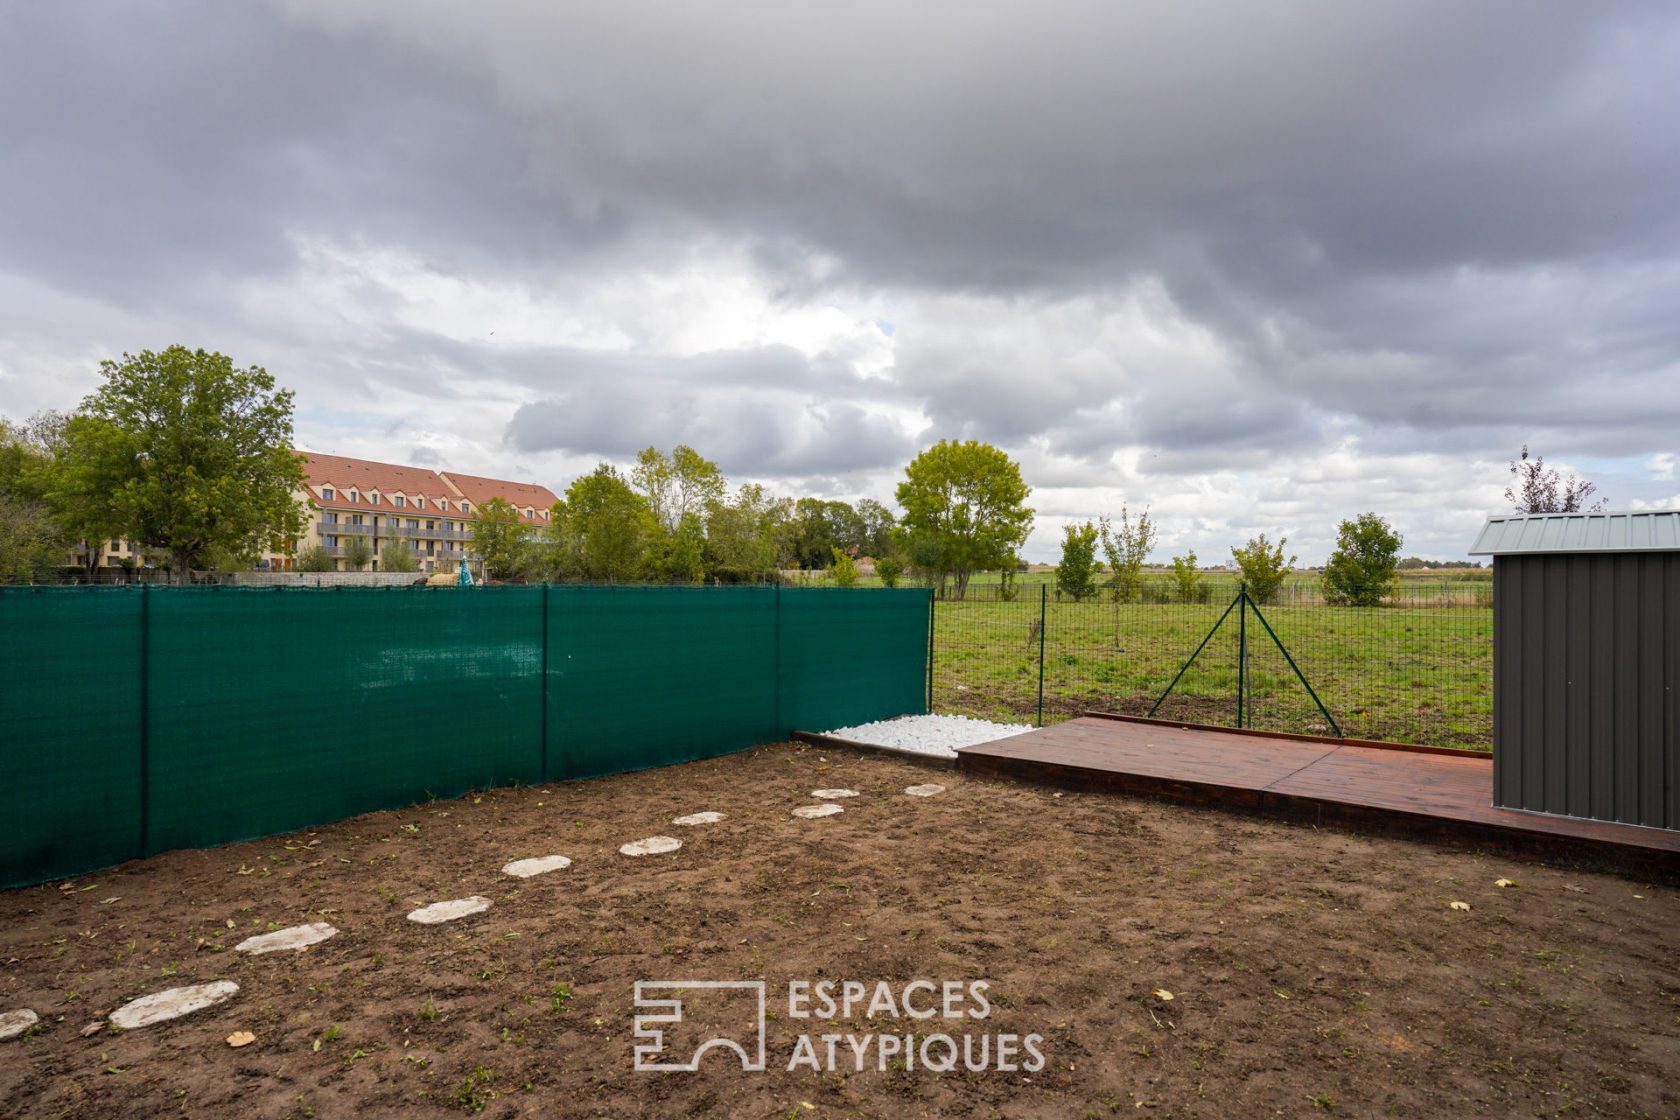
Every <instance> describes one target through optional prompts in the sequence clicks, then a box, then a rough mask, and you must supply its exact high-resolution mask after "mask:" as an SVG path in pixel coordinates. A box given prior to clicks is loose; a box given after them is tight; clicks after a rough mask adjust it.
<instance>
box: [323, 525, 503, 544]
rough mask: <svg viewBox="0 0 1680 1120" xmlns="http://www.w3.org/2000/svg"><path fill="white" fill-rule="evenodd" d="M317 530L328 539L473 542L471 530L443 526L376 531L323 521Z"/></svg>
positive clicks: (369, 526) (405, 527)
mask: <svg viewBox="0 0 1680 1120" xmlns="http://www.w3.org/2000/svg"><path fill="white" fill-rule="evenodd" d="M316 528H317V530H318V531H319V532H320V534H321V535H322V536H324V537H328V536H338V537H366V536H380V537H401V538H403V539H405V540H423V541H470V540H472V530H470V529H445V528H444V527H443V526H441V525H440V526H437V527H436V528H432V529H428V528H426V527H425V526H424V525H421V526H419V527H418V528H413V529H411V528H409V527H408V526H407V525H401V526H398V525H383V524H382V525H380V526H379V527H378V528H377V529H376V528H374V527H373V526H372V525H351V524H349V523H348V522H343V521H340V522H336V523H334V522H331V521H323V522H321V523H320V524H318V525H317V526H316Z"/></svg>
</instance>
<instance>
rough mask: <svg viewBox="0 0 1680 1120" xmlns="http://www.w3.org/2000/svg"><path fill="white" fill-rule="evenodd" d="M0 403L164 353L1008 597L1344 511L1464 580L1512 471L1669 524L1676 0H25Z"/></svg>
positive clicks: (62, 389) (15, 49) (539, 467)
mask: <svg viewBox="0 0 1680 1120" xmlns="http://www.w3.org/2000/svg"><path fill="white" fill-rule="evenodd" d="M3 6H4V16H3V18H0V413H4V414H7V415H10V416H13V417H21V416H24V415H27V414H29V413H31V412H33V411H35V410H38V409H43V408H67V407H71V406H73V405H74V404H75V403H76V402H77V401H78V400H79V399H80V398H81V397H82V396H83V395H85V394H86V393H87V392H88V391H89V390H91V389H92V388H93V386H94V385H95V383H96V380H97V378H96V372H95V371H96V366H97V364H98V362H99V360H100V359H102V358H106V357H113V356H116V355H118V354H120V353H121V352H122V351H124V350H139V349H142V348H160V347H162V346H166V345H169V344H170V343H174V342H182V343H186V344H188V345H192V346H203V347H207V348H212V349H218V350H221V351H223V352H225V353H227V354H229V355H231V356H232V357H233V358H234V360H235V361H236V362H238V363H240V364H260V365H263V366H265V367H267V368H268V369H269V371H270V372H272V373H273V374H275V375H276V376H277V377H278V378H279V380H280V381H281V383H282V384H284V385H287V386H289V387H290V388H292V389H294V390H296V392H297V398H298V425H297V427H298V438H299V442H300V445H302V446H305V447H308V448H311V449H315V450H320V451H328V452H335V453H339V454H346V455H358V456H365V457H369V458H380V459H387V460H393V461H399V462H411V463H420V464H428V465H430V464H435V465H443V464H449V465H451V466H454V467H456V468H458V469H462V470H467V471H472V472H476V473H484V474H497V475H502V476H507V477H516V478H530V479H534V480H538V481H542V482H545V483H547V484H548V485H550V486H552V487H553V488H555V489H556V490H559V489H562V488H563V487H564V486H565V484H566V483H567V482H568V481H569V480H570V479H571V478H573V477H574V476H576V475H577V474H579V473H582V472H584V471H586V470H588V469H589V468H591V467H592V466H593V464H594V463H595V462H597V461H598V460H600V459H603V458H605V459H609V460H614V461H619V462H623V461H625V460H627V459H628V458H629V457H630V456H631V455H632V454H633V453H634V452H635V450H636V449H637V448H640V447H642V446H646V445H648V444H658V445H660V446H670V445H672V444H675V443H678V442H686V443H689V444H691V445H693V446H694V447H696V448H698V449H699V450H701V451H702V452H703V453H705V454H707V455H708V456H710V457H712V458H715V459H717V460H718V461H719V462H720V463H721V464H722V466H723V467H724V468H725V470H727V471H728V473H729V474H730V475H731V476H732V477H734V478H736V479H748V478H750V479H757V480H761V481H764V482H766V483H769V484H770V485H771V486H772V487H773V488H775V489H777V490H780V491H782V492H785V493H790V494H798V495H804V494H813V495H819V496H825V497H844V498H857V497H864V496H873V497H877V498H884V499H890V497H891V494H892V490H893V487H894V485H895V482H896V480H897V478H898V477H900V476H901V475H902V471H903V465H904V463H905V462H907V461H908V459H909V458H910V457H911V456H912V455H913V454H914V453H915V452H916V451H917V450H918V449H919V448H921V447H924V446H926V445H928V444H930V443H932V442H934V441H935V440H937V439H939V438H941V437H946V436H950V437H973V438H980V439H986V440H989V441H992V442H994V443H997V444H999V445H1000V446H1002V447H1004V448H1006V449H1008V450H1009V451H1010V452H1011V453H1012V454H1014V455H1015V456H1016V457H1017V459H1018V460H1019V461H1020V463H1021V464H1022V468H1023V471H1024V473H1025V475H1026V478H1027V481H1028V482H1029V483H1030V484H1031V485H1032V486H1033V487H1034V496H1033V504H1034V506H1035V507H1036V508H1037V510H1038V513H1039V517H1038V529H1037V531H1036V532H1035V533H1034V536H1033V539H1032V542H1031V544H1030V545H1029V547H1028V550H1027V551H1028V555H1029V556H1030V557H1032V558H1033V559H1042V560H1049V559H1054V557H1055V555H1056V553H1057V551H1058V542H1059V540H1060V528H1061V525H1062V524H1063V523H1065V522H1066V521H1067V520H1068V519H1070V518H1078V519H1081V520H1083V519H1084V518H1086V517H1090V516H1095V515H1096V514H1098V513H1101V512H1105V511H1107V512H1111V513H1112V512H1117V511H1118V509H1119V507H1120V505H1121V503H1122V502H1123V501H1124V502H1128V503H1130V504H1131V506H1132V507H1133V509H1134V510H1135V509H1136V508H1137V507H1138V506H1142V505H1146V504H1147V505H1148V506H1149V507H1150V508H1151V509H1152V511H1153V512H1154V514H1155V515H1156V517H1157V518H1158V520H1159V522H1160V524H1161V527H1162V540H1163V548H1162V551H1161V553H1160V557H1161V558H1164V556H1165V555H1166V554H1167V553H1168V552H1176V551H1180V550H1182V549H1184V548H1187V547H1193V548H1195V549H1196V550H1197V552H1198V553H1199V554H1200V556H1201V557H1202V559H1203V560H1204V562H1207V561H1213V560H1217V559H1220V558H1224V557H1227V556H1228V552H1227V549H1228V548H1229V547H1230V545H1231V544H1233V543H1237V542H1239V541H1241V540H1242V539H1244V538H1246V537H1247V536H1249V535H1250V534H1252V533H1254V532H1256V531H1261V530H1264V531H1266V532H1268V533H1269V534H1272V535H1276V534H1284V535H1287V536H1288V537H1289V539H1290V543H1291V547H1292V550H1293V551H1298V552H1299V553H1300V555H1301V558H1302V560H1303V562H1309V561H1317V560H1320V559H1322V557H1323V555H1324V554H1325V553H1326V552H1327V551H1328V548H1329V547H1330V542H1331V540H1332V539H1333V537H1334V531H1335V523H1336V521H1337V520H1338V519H1339V518H1341V517H1346V516H1351V515H1353V514H1356V513H1358V512H1360V511H1363V510H1367V509H1370V510H1376V511H1378V512H1380V513H1382V514H1384V515H1386V516H1388V517H1389V518H1390V519H1391V520H1392V521H1393V522H1394V523H1395V524H1396V526H1397V527H1398V528H1399V529H1400V530H1401V531H1402V532H1403V533H1404V535H1405V537H1406V550H1407V551H1408V552H1415V553H1418V554H1420V555H1425V556H1434V557H1441V558H1452V557H1459V556H1462V555H1463V553H1464V550H1465V549H1466V548H1467V547H1468V542H1469V541H1470V539H1471V538H1472V537H1473V536H1474V532H1475V530H1476V528H1477V527H1478V526H1479V524H1480V520H1481V518H1482V516H1483V515H1484V514H1485V513H1487V512H1489V511H1495V510H1498V509H1499V508H1500V507H1501V506H1502V505H1503V502H1502V499H1501V492H1502V490H1503V488H1504V485H1505V482H1506V478H1505V475H1504V464H1505V462H1506V460H1508V459H1510V458H1511V457H1512V456H1513V455H1514V454H1515V452H1516V450H1517V448H1518V446H1519V445H1521V444H1522V443H1523V442H1524V441H1527V442H1528V443H1530V444H1531V445H1532V446H1533V447H1535V448H1536V449H1537V450H1540V451H1542V452H1543V453H1544V454H1545V455H1546V456H1547V457H1548V459H1550V460H1552V461H1554V462H1556V463H1558V464H1561V465H1564V466H1565V467H1566V468H1568V469H1573V470H1575V471H1578V472H1582V473H1584V474H1586V475H1587V476H1589V477H1591V478H1593V479H1594V480H1596V481H1597V482H1598V483H1599V485H1600V488H1601V490H1602V491H1603V493H1604V494H1606V495H1607V496H1608V497H1609V498H1610V500H1611V503H1612V504H1613V506H1614V507H1616V508H1638V507H1641V506H1655V505H1665V504H1666V505H1671V506H1680V6H1676V5H1674V4H1672V3H1670V2H1655V3H1649V4H1638V3H1612V2H1596V3H1592V4H1570V3H1562V2H1558V3H1549V4H1548V3H1542V4H1535V3H1531V2H1520V3H1500V2H1494V0H1484V2H1480V3H1475V4H1465V3H1463V2H1462V0H1441V2H1433V0H1403V2H1396V3H1379V2H1374V0H1373V2H1366V3H1359V4H1347V3H1342V2H1340V0H1322V2H1319V3H1293V2H1289V0H1267V2H1265V3H1261V2H1258V0H1254V2H1244V3H1236V2H1231V3H1198V4H1179V3H1166V2H1157V3H1149V4H1141V3H1119V2H1110V0H1105V2H1099V3H1091V4H1068V3H1059V2H1045V0H1038V2H1035V3H1032V4H1013V3H1012V4H1003V3H998V4H990V3H976V2H975V0H963V2H960V3H930V2H925V0H924V2H918V3H915V4H902V3H893V4H873V3H862V2H858V0H850V2H847V3H843V4H821V5H819V4H804V3H787V2H764V3H752V4H742V3H727V2H718V0H708V2H707V3H670V4H661V3H633V4H593V5H577V6H573V5H567V4H563V3H558V2H554V0H525V2H514V0H500V2H492V0H475V2H473V3H470V4H469V3H465V2H461V3H425V2H420V0H291V2H274V3H267V2H258V0H250V2H241V3H226V2H224V0H205V2H188V0H181V2H149V0H113V2H110V3H92V2H83V0H55V2H53V3H30V2H26V0H5V2H4V4H3Z"/></svg>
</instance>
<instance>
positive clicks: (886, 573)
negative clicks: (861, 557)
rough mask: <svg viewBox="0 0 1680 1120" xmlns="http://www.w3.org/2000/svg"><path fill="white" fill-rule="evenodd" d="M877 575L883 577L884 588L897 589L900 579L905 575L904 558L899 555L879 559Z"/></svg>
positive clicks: (876, 563) (889, 555) (890, 554)
mask: <svg viewBox="0 0 1680 1120" xmlns="http://www.w3.org/2000/svg"><path fill="white" fill-rule="evenodd" d="M875 574H876V575H878V576H880V577H881V586H882V587H897V586H898V577H899V576H902V575H903V574H904V557H902V556H899V555H898V554H897V553H888V554H887V555H885V556H880V557H877V558H876V560H875Z"/></svg>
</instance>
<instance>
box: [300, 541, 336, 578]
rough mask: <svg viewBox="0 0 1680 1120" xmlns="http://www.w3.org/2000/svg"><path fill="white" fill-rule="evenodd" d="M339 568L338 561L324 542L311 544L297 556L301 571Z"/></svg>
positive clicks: (327, 570) (328, 570) (322, 570)
mask: <svg viewBox="0 0 1680 1120" xmlns="http://www.w3.org/2000/svg"><path fill="white" fill-rule="evenodd" d="M337 568H338V561H337V560H335V559H333V554H332V553H330V552H328V551H327V546H326V545H322V544H316V545H310V546H309V547H308V548H306V549H304V550H303V551H302V552H300V553H298V556H297V570H298V571H300V572H331V571H336V570H337Z"/></svg>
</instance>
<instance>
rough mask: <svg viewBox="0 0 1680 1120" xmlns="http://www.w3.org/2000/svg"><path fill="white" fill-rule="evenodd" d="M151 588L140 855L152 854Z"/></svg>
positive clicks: (145, 617) (144, 593) (145, 615)
mask: <svg viewBox="0 0 1680 1120" xmlns="http://www.w3.org/2000/svg"><path fill="white" fill-rule="evenodd" d="M151 634H152V596H151V585H150V584H145V583H142V584H141V585H140V854H141V856H149V855H151V854H152V711H151V691H152V684H151V676H152V673H151V647H152V640H151Z"/></svg>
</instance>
